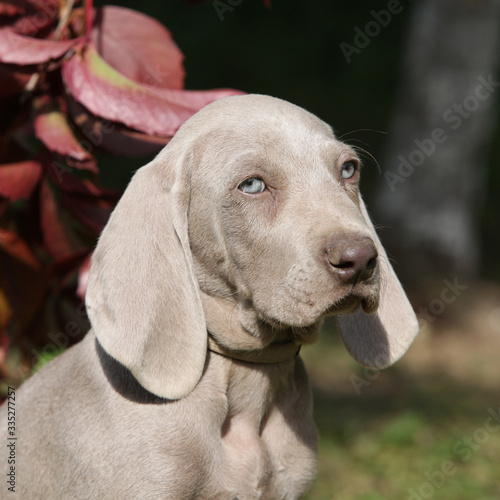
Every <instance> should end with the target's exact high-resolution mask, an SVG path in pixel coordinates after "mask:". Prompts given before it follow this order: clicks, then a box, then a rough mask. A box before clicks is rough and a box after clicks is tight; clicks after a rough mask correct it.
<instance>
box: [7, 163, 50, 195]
mask: <svg viewBox="0 0 500 500" xmlns="http://www.w3.org/2000/svg"><path fill="white" fill-rule="evenodd" d="M41 173H42V166H41V165H40V163H38V162H37V161H32V160H28V161H20V162H17V163H6V164H4V165H0V195H1V196H4V197H5V198H9V199H10V200H13V201H16V200H20V199H26V198H29V197H30V196H31V193H32V192H33V189H35V186H36V185H37V183H38V181H39V180H40V175H41Z"/></svg>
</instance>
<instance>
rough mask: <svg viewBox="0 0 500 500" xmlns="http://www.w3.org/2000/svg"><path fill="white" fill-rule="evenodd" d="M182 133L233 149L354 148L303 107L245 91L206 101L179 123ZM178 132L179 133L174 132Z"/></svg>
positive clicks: (344, 150)
mask: <svg viewBox="0 0 500 500" xmlns="http://www.w3.org/2000/svg"><path fill="white" fill-rule="evenodd" d="M183 128H184V130H183V132H184V134H182V135H187V134H191V133H194V135H195V136H198V137H203V139H204V140H203V141H200V142H199V145H200V146H201V144H202V143H204V144H205V145H207V146H209V147H213V146H215V145H216V144H218V145H219V146H220V147H222V148H224V149H226V148H227V149H228V150H229V151H231V152H233V151H234V150H233V146H234V145H235V144H237V145H238V147H239V148H240V149H247V148H248V149H250V148H254V150H259V149H265V150H272V149H273V148H276V147H279V148H280V150H281V151H284V150H288V151H289V152H290V153H292V154H294V153H295V154H302V155H304V154H306V155H307V154H312V153H314V152H323V151H327V152H328V153H329V154H330V155H331V154H334V155H336V156H339V155H340V154H342V153H347V154H349V153H351V154H353V155H354V152H353V151H352V150H351V148H350V147H349V146H347V145H346V144H344V143H342V142H340V141H338V140H337V139H336V137H335V135H334V133H333V130H332V128H331V127H330V126H329V125H328V124H327V123H325V122H324V121H323V120H321V119H320V118H318V117H317V116H316V115H314V114H312V113H310V112H309V111H306V110H305V109H303V108H301V107H299V106H296V105H294V104H291V103H289V102H287V101H284V100H282V99H278V98H275V97H270V96H264V95H254V94H248V95H243V96H232V97H227V98H224V99H220V100H218V101H215V102H213V103H212V104H209V105H208V106H206V107H205V108H203V109H202V110H201V111H199V112H198V113H197V114H196V115H194V116H193V117H192V118H191V119H190V120H188V122H187V123H186V125H185V126H184V127H183ZM178 135H181V134H178Z"/></svg>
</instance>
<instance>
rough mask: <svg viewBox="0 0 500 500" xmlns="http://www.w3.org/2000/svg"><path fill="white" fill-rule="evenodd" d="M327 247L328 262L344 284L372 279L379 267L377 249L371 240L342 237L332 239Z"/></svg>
mask: <svg viewBox="0 0 500 500" xmlns="http://www.w3.org/2000/svg"><path fill="white" fill-rule="evenodd" d="M330 242H331V243H329V244H328V245H327V247H326V255H327V260H328V263H329V264H330V266H331V267H332V268H333V269H334V270H335V273H336V274H337V276H338V277H339V278H340V281H342V283H346V284H352V283H356V282H359V281H365V280H367V279H370V278H371V277H372V276H373V273H374V272H375V268H376V267H377V257H378V254H377V249H376V248H375V245H374V243H373V241H372V240H371V238H368V237H361V238H355V237H348V236H341V237H337V238H331V239H330Z"/></svg>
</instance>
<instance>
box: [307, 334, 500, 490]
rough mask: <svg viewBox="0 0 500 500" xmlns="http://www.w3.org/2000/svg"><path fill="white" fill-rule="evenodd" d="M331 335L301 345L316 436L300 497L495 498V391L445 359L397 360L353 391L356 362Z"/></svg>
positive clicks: (498, 432)
mask: <svg viewBox="0 0 500 500" xmlns="http://www.w3.org/2000/svg"><path fill="white" fill-rule="evenodd" d="M336 338H337V336H336V334H331V332H330V333H329V334H327V335H323V337H322V339H321V340H320V343H319V344H318V345H316V346H312V347H310V348H307V349H304V351H306V352H305V353H304V357H305V360H306V365H307V367H308V371H309V373H310V378H311V380H312V382H313V387H314V403H315V420H316V424H317V426H318V431H319V435H320V442H319V457H318V458H319V461H318V475H317V478H316V481H315V483H314V485H313V488H312V489H311V491H310V492H309V494H308V495H307V496H306V497H305V498H306V500H406V499H413V500H419V499H420V498H422V499H429V498H432V499H433V500H441V499H442V500H472V499H480V500H498V499H499V498H500V481H499V478H500V424H498V429H497V428H496V425H495V424H497V423H496V422H495V421H494V420H493V419H491V418H490V417H491V416H490V414H489V413H488V409H489V408H493V409H498V407H499V406H500V395H499V393H498V390H495V389H494V387H482V386H481V385H476V384H475V383H474V381H473V380H471V381H470V384H469V385H466V384H463V383H460V382H457V381H455V380H453V379H452V378H450V377H448V376H446V360H444V361H443V366H441V367H435V369H429V367H427V369H426V370H422V372H421V373H420V372H418V371H417V372H415V371H414V370H413V371H410V370H409V369H406V368H405V365H404V363H400V364H398V365H397V367H395V368H390V369H388V370H384V371H383V372H381V373H380V375H379V376H378V377H376V378H375V379H374V380H373V381H372V382H371V383H370V384H369V385H367V386H363V387H362V391H361V394H360V395H357V394H356V391H355V390H354V388H353V385H352V383H351V377H352V375H356V376H357V377H361V378H363V376H364V373H363V369H362V368H360V367H358V366H357V365H356V363H354V362H353V361H351V360H350V358H349V357H348V355H347V354H346V353H345V349H344V348H343V346H342V345H341V343H340V342H339V341H338V340H336ZM470 354H471V353H464V357H465V356H468V355H470ZM410 355H411V354H410ZM400 365H402V366H400ZM356 380H358V379H356ZM485 426H486V427H485ZM488 429H489V430H488ZM464 439H465V440H464ZM413 492H415V494H413ZM412 495H413V496H412Z"/></svg>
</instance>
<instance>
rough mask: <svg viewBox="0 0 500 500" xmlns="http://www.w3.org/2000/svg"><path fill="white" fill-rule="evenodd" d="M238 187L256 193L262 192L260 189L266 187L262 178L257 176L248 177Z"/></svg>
mask: <svg viewBox="0 0 500 500" xmlns="http://www.w3.org/2000/svg"><path fill="white" fill-rule="evenodd" d="M238 189H239V190H240V191H243V192H244V193H247V194H258V193H262V191H264V189H266V185H265V184H264V181H263V180H262V179H259V178H258V177H251V178H250V179H247V180H246V181H243V182H242V183H241V184H240V185H239V186H238Z"/></svg>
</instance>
